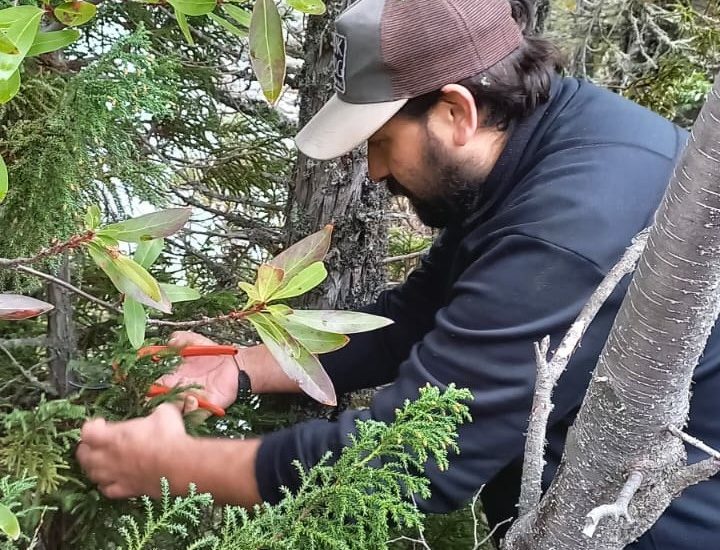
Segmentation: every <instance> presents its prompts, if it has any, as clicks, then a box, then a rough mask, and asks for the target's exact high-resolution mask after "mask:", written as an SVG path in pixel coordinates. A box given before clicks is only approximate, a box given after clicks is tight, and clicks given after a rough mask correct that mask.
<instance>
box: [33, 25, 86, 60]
mask: <svg viewBox="0 0 720 550" xmlns="http://www.w3.org/2000/svg"><path fill="white" fill-rule="evenodd" d="M78 38H80V31H79V30H77V29H63V30H61V31H51V32H39V33H37V36H36V37H35V42H33V45H32V46H31V47H30V49H29V50H28V53H27V55H28V57H32V56H34V55H40V54H44V53H49V52H54V51H57V50H62V49H63V48H66V47H67V46H69V45H70V44H72V43H73V42H75V41H76V40H77V39H78Z"/></svg>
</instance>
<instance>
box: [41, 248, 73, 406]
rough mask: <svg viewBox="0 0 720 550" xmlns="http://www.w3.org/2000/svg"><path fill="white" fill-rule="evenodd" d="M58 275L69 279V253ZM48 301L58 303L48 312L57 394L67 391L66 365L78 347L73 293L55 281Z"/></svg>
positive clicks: (51, 284) (49, 348)
mask: <svg viewBox="0 0 720 550" xmlns="http://www.w3.org/2000/svg"><path fill="white" fill-rule="evenodd" d="M57 276H58V278H60V279H63V280H65V281H69V280H70V262H69V260H68V257H67V255H66V256H65V258H64V259H63V262H62V264H61V265H60V268H59V270H58V274H57ZM48 301H49V302H50V303H51V304H53V305H54V306H55V309H53V310H52V311H51V312H50V313H49V316H48V329H47V341H48V353H49V354H50V363H49V365H50V374H51V377H52V383H53V386H54V387H55V389H56V390H57V393H58V396H59V397H63V396H65V394H66V393H67V390H68V386H67V382H68V380H67V366H68V362H69V361H70V359H71V358H72V356H73V355H74V353H75V350H76V349H77V341H76V338H75V327H74V324H73V305H72V293H71V292H70V291H68V290H67V289H64V288H62V287H61V286H58V285H56V284H53V283H50V284H49V285H48Z"/></svg>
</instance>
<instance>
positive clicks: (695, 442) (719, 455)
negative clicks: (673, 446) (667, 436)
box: [668, 426, 720, 460]
mask: <svg viewBox="0 0 720 550" xmlns="http://www.w3.org/2000/svg"><path fill="white" fill-rule="evenodd" d="M668 431H669V432H670V433H671V434H673V435H674V436H675V437H679V438H680V439H682V440H683V441H684V442H685V443H688V444H690V445H692V446H693V447H697V448H698V449H700V450H701V451H703V452H706V453H707V454H709V455H710V456H711V457H713V458H714V459H715V460H720V452H718V451H716V450H715V449H713V448H712V447H710V446H709V445H706V444H705V443H703V442H702V441H700V440H699V439H698V438H697V437H693V436H691V435H688V434H686V433H685V432H683V431H682V430H680V429H678V428H676V427H675V426H668Z"/></svg>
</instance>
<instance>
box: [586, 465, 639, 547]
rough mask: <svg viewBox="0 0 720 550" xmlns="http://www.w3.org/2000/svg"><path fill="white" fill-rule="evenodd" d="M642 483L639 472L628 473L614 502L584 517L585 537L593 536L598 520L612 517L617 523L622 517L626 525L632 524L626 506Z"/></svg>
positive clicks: (591, 511) (594, 509)
mask: <svg viewBox="0 0 720 550" xmlns="http://www.w3.org/2000/svg"><path fill="white" fill-rule="evenodd" d="M642 481H643V475H642V473H641V472H639V471H634V472H630V475H628V477H627V480H625V485H623V488H622V490H621V491H620V494H619V495H618V497H617V500H616V501H615V502H613V503H612V504H603V505H602V506H598V507H597V508H593V509H592V510H590V512H589V513H588V515H587V516H585V518H586V519H585V528H584V529H583V534H584V535H585V536H586V537H592V536H593V535H594V534H595V530H596V529H597V527H598V524H599V523H600V520H602V519H603V518H607V517H612V518H613V519H615V521H618V520H619V519H620V518H621V517H622V518H625V520H626V521H627V522H628V523H632V521H633V519H632V518H631V517H630V512H629V511H628V506H629V505H630V501H631V500H632V497H634V496H635V493H637V490H638V489H639V488H640V485H641V484H642Z"/></svg>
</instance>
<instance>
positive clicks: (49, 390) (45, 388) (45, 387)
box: [0, 345, 58, 397]
mask: <svg viewBox="0 0 720 550" xmlns="http://www.w3.org/2000/svg"><path fill="white" fill-rule="evenodd" d="M0 351H2V352H3V353H4V354H5V355H7V356H8V358H9V359H10V362H11V363H12V364H13V365H14V366H15V368H17V370H19V371H20V374H22V375H23V377H25V379H26V380H27V381H28V382H30V384H31V385H32V386H33V387H35V388H37V389H39V390H40V391H42V392H45V393H46V394H48V395H52V396H53V397H57V395H58V393H57V391H56V390H55V388H54V387H52V385H50V384H47V383H44V382H40V380H38V379H37V377H35V376H34V375H33V374H32V373H31V372H30V371H29V370H27V369H25V367H23V366H22V365H21V364H20V362H19V361H18V360H17V359H15V356H14V355H13V354H12V353H10V351H9V350H7V349H6V348H5V347H4V346H2V345H0ZM48 361H49V360H45V361H42V362H41V363H38V365H42V364H43V363H47V362H48Z"/></svg>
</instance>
